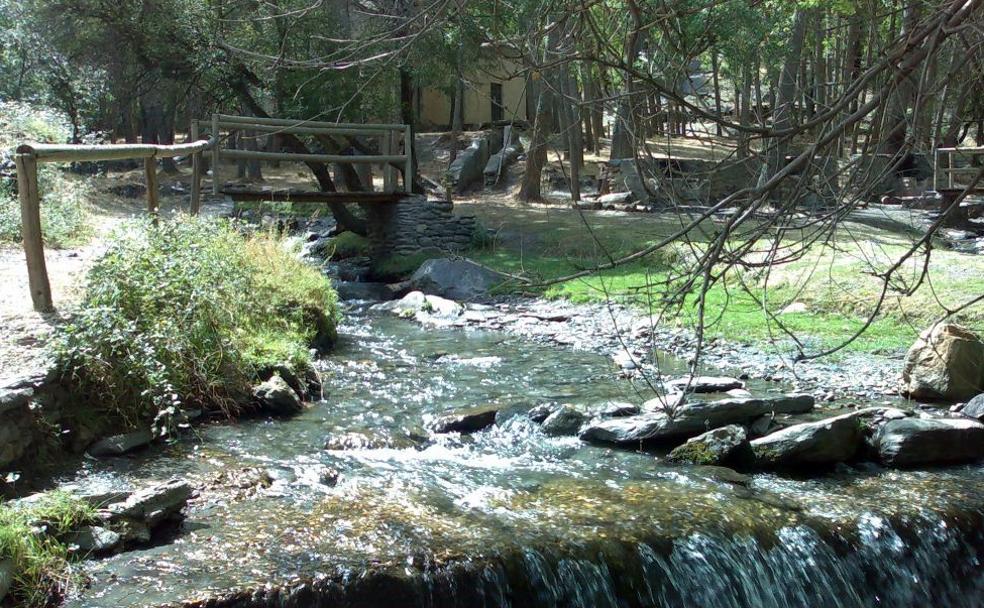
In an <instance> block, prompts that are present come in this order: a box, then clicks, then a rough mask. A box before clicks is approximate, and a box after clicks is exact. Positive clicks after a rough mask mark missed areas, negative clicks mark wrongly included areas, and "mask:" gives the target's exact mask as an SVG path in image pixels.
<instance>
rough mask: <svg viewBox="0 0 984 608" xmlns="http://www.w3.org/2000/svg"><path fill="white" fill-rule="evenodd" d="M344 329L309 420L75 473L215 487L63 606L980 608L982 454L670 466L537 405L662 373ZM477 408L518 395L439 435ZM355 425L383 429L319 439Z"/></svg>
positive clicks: (79, 477) (95, 480) (96, 564)
mask: <svg viewBox="0 0 984 608" xmlns="http://www.w3.org/2000/svg"><path fill="white" fill-rule="evenodd" d="M340 336H341V337H340V341H339V344H338V347H337V349H336V350H335V351H334V352H333V353H332V355H331V356H330V357H329V358H328V359H326V360H324V361H322V362H320V365H321V368H322V372H323V375H324V382H325V387H326V391H327V392H328V394H327V395H326V398H325V400H323V401H320V402H318V403H316V404H314V405H313V407H311V408H309V409H308V410H306V411H305V412H304V413H303V414H301V415H299V416H297V417H295V418H292V419H289V420H246V421H241V422H239V423H236V424H225V423H215V424H207V425H202V426H198V427H196V428H195V429H193V430H192V431H191V432H189V433H186V434H185V435H184V436H182V437H181V438H179V439H177V440H175V441H174V442H172V443H170V444H168V445H165V446H159V447H154V448H152V449H150V450H147V451H144V452H143V453H141V454H139V455H137V456H134V457H122V458H109V459H100V460H92V459H87V460H85V461H83V464H82V465H81V468H79V469H77V470H73V471H72V472H71V473H66V474H64V475H62V477H61V478H59V479H58V485H61V486H62V487H76V488H78V487H82V488H84V489H85V490H86V491H90V492H91V491H104V490H112V489H119V488H127V487H132V486H136V485H145V484H146V483H147V482H148V480H155V481H163V480H167V479H171V478H182V479H187V480H188V481H190V482H191V483H192V484H193V485H194V486H195V487H196V488H199V491H198V494H197V496H196V497H195V498H193V499H192V502H191V503H190V505H189V507H188V509H187V518H186V519H185V521H184V522H183V524H181V527H180V529H178V530H174V531H173V534H172V535H171V537H170V538H167V539H161V540H160V541H159V542H158V543H157V544H155V545H152V546H148V547H145V548H142V549H138V550H135V551H129V552H126V553H122V554H119V555H116V556H113V557H109V558H105V559H101V560H90V561H85V562H81V563H80V564H79V565H78V566H77V567H78V568H79V570H80V573H81V574H83V575H84V576H86V577H88V578H89V579H90V580H91V585H90V586H89V587H88V588H87V589H83V590H82V591H81V592H80V594H79V595H78V596H77V597H72V598H69V600H68V605H69V606H80V607H81V606H86V607H124V606H146V605H149V606H170V605H189V606H192V605H194V606H198V605H201V606H206V605H207V606H216V607H218V606H298V607H301V606H353V607H356V606H358V607H361V608H372V607H377V606H379V607H382V606H422V607H423V606H427V607H429V606H449V607H450V606H457V607H473V606H489V607H492V606H515V607H525V606H530V607H533V606H535V607H540V606H544V607H548V606H549V607H561V606H571V607H585V608H588V607H596V606H597V607H608V606H611V607H623V606H625V607H628V606H667V607H669V606H680V607H684V606H686V607H691V606H706V607H711V608H719V607H720V608H724V607H732V606H733V607H742V606H756V607H802V606H814V607H817V606H824V607H825V606H845V607H848V606H878V605H884V606H893V607H902V606H913V607H915V606H927V605H932V606H967V607H972V606H980V605H982V604H984V576H981V574H980V572H981V558H982V556H984V526H982V523H984V468H982V467H981V466H963V467H950V468H944V469H936V470H931V471H897V470H887V469H881V468H877V467H871V468H858V469H855V468H848V467H845V468H843V469H837V470H836V471H834V472H832V473H830V474H828V475H825V476H822V477H819V478H814V479H792V478H787V477H780V476H776V475H754V476H752V477H751V478H750V479H749V478H745V477H743V476H737V475H735V474H733V473H731V472H729V471H728V470H722V469H719V468H716V467H671V466H663V465H661V464H660V463H659V460H658V458H657V457H656V456H655V455H654V454H644V453H636V452H632V451H627V450H616V449H609V448H602V447H593V446H588V445H587V444H584V443H582V442H580V441H579V440H578V439H577V438H575V437H547V436H545V435H543V434H542V433H541V432H540V430H539V428H538V427H537V425H535V424H534V423H532V422H531V421H530V420H529V418H528V417H526V416H525V412H526V411H527V410H528V409H530V408H531V407H533V406H535V405H538V404H543V403H551V402H556V403H576V404H583V405H588V406H593V407H601V406H603V405H604V404H606V403H611V402H626V401H627V402H633V403H638V402H640V401H641V400H642V398H643V396H644V395H645V390H646V387H645V386H642V385H634V384H633V381H632V380H629V379H624V378H620V377H619V376H618V375H617V374H615V373H613V370H612V367H611V361H610V360H609V359H607V358H606V357H603V356H601V355H598V354H593V353H589V352H578V351H572V350H569V349H563V348H558V347H552V346H548V345H543V344H537V343H534V342H531V341H528V340H524V339H523V338H521V337H517V336H509V335H506V334H503V333H500V332H488V331H464V330H461V329H435V328H424V327H421V326H419V325H417V324H414V323H412V322H409V321H405V320H400V319H396V318H392V317H389V316H381V315H374V314H368V313H365V312H358V311H355V312H353V313H350V314H348V315H347V316H346V319H345V321H344V323H343V324H342V326H341V327H340ZM663 361H664V362H663V365H664V370H665V371H667V372H668V373H673V372H677V373H683V372H684V371H685V369H686V368H685V365H683V363H682V362H679V361H673V360H672V359H671V358H669V357H666V358H664V360H663ZM749 388H750V390H752V391H753V392H757V393H760V394H762V393H765V392H767V391H774V390H777V387H776V386H775V385H774V384H770V385H769V386H756V385H754V384H753V385H752V386H750V387H749ZM479 405H496V406H499V407H500V408H501V411H500V413H499V415H498V417H497V422H496V425H495V426H494V427H492V428H490V429H487V430H484V431H481V432H478V433H475V434H473V435H468V436H459V435H457V434H449V435H432V436H430V437H428V434H427V433H426V431H425V430H424V429H425V428H426V424H427V422H428V421H429V420H431V419H433V418H435V417H437V416H438V415H440V414H442V413H445V412H446V411H447V410H450V409H454V408H460V407H474V406H479ZM342 433H361V434H362V435H356V436H363V437H365V438H366V441H371V444H370V445H368V446H364V447H362V448H357V449H345V450H326V449H324V446H325V442H326V439H327V438H328V437H329V436H334V437H336V438H338V437H341V436H342V435H341V434H342ZM333 471H337V473H338V479H337V483H335V484H334V485H332V484H331V483H330V481H329V482H326V479H329V478H332V477H333V476H334V475H333ZM256 479H259V480H260V482H259V483H253V482H254V481H255V480H256Z"/></svg>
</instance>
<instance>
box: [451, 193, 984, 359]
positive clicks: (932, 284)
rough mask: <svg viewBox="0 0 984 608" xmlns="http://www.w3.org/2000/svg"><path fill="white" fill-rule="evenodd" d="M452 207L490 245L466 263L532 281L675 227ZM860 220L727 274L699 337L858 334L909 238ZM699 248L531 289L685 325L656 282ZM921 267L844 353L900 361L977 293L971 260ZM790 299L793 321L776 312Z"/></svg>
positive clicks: (982, 273) (811, 348) (824, 343)
mask: <svg viewBox="0 0 984 608" xmlns="http://www.w3.org/2000/svg"><path fill="white" fill-rule="evenodd" d="M462 207H464V208H465V209H464V211H463V212H465V213H474V214H476V215H478V216H479V218H480V219H481V220H482V221H483V222H484V223H485V225H486V226H487V227H489V228H491V229H492V230H493V231H495V232H496V235H497V236H496V238H495V239H494V243H493V244H492V245H490V246H489V247H487V248H485V249H482V250H478V251H476V252H473V253H472V256H473V257H474V258H475V259H477V260H478V261H480V262H482V263H484V264H487V265H489V266H492V267H495V268H500V269H503V270H508V271H510V272H515V273H521V274H525V275H526V276H528V277H530V278H533V279H535V280H542V281H549V280H550V279H552V278H557V277H561V276H564V275H567V274H570V273H572V272H574V271H577V270H580V269H583V268H591V267H593V266H595V265H597V264H598V263H601V262H604V261H606V260H607V259H609V256H611V257H619V256H621V255H625V254H627V253H630V252H633V251H636V250H638V249H641V248H643V247H645V246H646V245H648V244H650V243H654V242H656V241H658V240H659V239H661V238H663V237H665V236H667V235H670V234H672V233H673V231H674V230H675V229H677V228H679V220H678V219H677V218H676V217H675V216H672V215H658V214H624V213H613V212H600V213H599V212H586V213H585V214H584V215H583V217H582V216H581V215H580V214H578V213H577V212H576V211H573V210H570V209H558V208H542V207H541V208H535V207H515V206H508V207H507V206H495V205H490V204H488V202H487V201H486V202H483V203H482V204H480V205H479V204H472V205H462ZM860 219H861V220H863V222H862V221H858V222H854V221H852V222H847V223H845V224H844V225H843V226H842V227H841V228H839V229H838V232H837V233H836V234H834V235H833V236H832V238H829V239H827V240H826V241H825V242H824V243H822V244H817V245H815V246H814V247H812V248H811V249H810V250H809V251H807V252H806V253H805V254H804V255H803V256H801V257H799V258H798V259H796V260H795V261H790V262H788V263H784V264H776V265H773V266H771V267H769V268H761V269H759V268H756V269H744V270H741V271H737V270H736V271H732V272H729V273H727V274H726V275H725V277H724V278H723V279H722V280H721V281H720V282H718V283H717V284H716V285H715V286H714V287H712V288H711V289H710V291H709V292H708V295H707V302H706V304H707V306H706V310H707V313H706V319H707V326H708V327H707V332H708V334H709V335H710V336H712V337H722V338H725V339H728V340H732V341H737V342H741V343H747V344H758V345H765V344H772V343H774V344H778V345H779V346H780V347H781V348H783V349H789V348H793V347H794V342H793V339H792V338H790V337H789V336H788V335H787V334H786V333H784V332H783V330H782V329H781V328H780V326H779V323H777V321H776V319H778V320H779V321H781V323H782V324H783V325H785V326H786V328H787V329H788V330H789V331H790V332H791V333H792V334H793V335H794V336H795V339H796V340H799V341H800V342H801V343H802V344H803V345H804V349H805V350H806V352H808V353H809V352H816V351H817V350H822V349H824V348H828V347H831V346H834V345H836V344H839V343H840V342H841V341H843V340H844V339H846V338H848V337H849V336H851V335H852V334H853V333H855V332H856V331H858V330H859V329H860V328H861V327H863V325H864V323H865V321H866V319H867V317H868V316H869V315H870V314H871V313H872V311H873V309H874V305H875V302H876V301H877V299H878V294H879V293H880V290H881V280H880V279H879V278H877V277H876V276H874V274H873V273H877V272H880V271H884V270H885V269H886V268H887V267H889V266H890V265H891V264H892V263H893V262H894V261H895V260H896V259H898V257H899V256H900V255H901V254H902V253H903V252H904V251H906V249H907V244H908V243H911V242H912V240H913V238H914V236H913V234H912V233H911V231H909V230H907V229H906V228H905V227H904V226H902V225H900V224H898V223H894V222H891V221H871V220H870V218H860ZM589 227H590V230H589ZM701 229H702V230H704V231H705V233H710V232H712V231H713V230H714V225H713V222H710V221H709V222H706V223H705V224H704V225H702V226H701ZM801 237H802V235H801V234H790V235H788V236H786V237H785V238H784V239H783V241H782V243H783V244H784V245H791V244H794V243H796V242H797V241H799V240H800V238H801ZM698 240H699V239H698ZM699 247H700V243H698V244H697V245H696V247H695V248H690V247H688V246H686V245H685V244H683V243H674V244H673V245H671V246H669V247H668V248H666V249H664V250H661V251H659V252H657V253H655V254H653V255H651V256H649V257H648V258H645V259H643V260H640V261H637V262H633V263H630V264H627V265H624V266H620V267H617V268H614V269H610V270H605V271H601V272H598V273H595V274H593V275H591V276H589V277H585V278H581V279H574V280H570V281H566V282H562V283H557V284H552V285H549V286H546V287H535V288H533V291H535V292H537V293H541V294H543V295H545V296H546V297H549V298H566V299H568V300H570V301H573V302H598V301H604V300H605V299H606V298H608V297H611V298H612V299H614V300H616V301H620V302H626V303H628V304H630V305H633V306H638V307H640V308H641V309H643V310H646V309H648V310H650V311H651V312H652V313H653V314H655V315H659V314H660V313H661V312H663V313H664V315H665V316H664V318H663V321H664V322H666V323H672V324H674V325H679V326H687V327H693V326H694V324H695V321H696V315H697V307H696V298H695V297H693V296H691V297H688V298H687V299H686V300H685V302H684V304H683V305H682V306H672V307H669V308H667V307H666V306H665V301H664V297H665V295H666V294H667V293H668V287H667V285H665V283H664V282H665V281H666V279H667V278H668V277H669V276H671V275H672V274H674V273H676V275H679V273H680V272H681V270H683V269H686V267H687V262H688V261H689V260H692V259H693V256H694V254H695V253H694V252H695V251H696V250H699ZM753 257H759V258H761V255H755V254H753ZM923 262H924V259H923V258H922V257H921V256H917V257H915V258H914V259H912V260H910V261H909V262H908V263H907V264H906V265H904V266H903V267H902V269H901V270H900V271H899V273H898V274H897V275H896V283H897V284H898V285H899V286H903V285H911V284H914V282H915V281H916V280H917V278H918V276H919V273H920V270H921V268H922V265H923ZM929 270H930V272H929V277H928V279H927V280H926V281H924V282H923V284H922V285H921V286H920V288H919V289H918V290H917V291H916V293H914V294H913V295H911V296H905V297H902V296H899V295H898V292H895V291H890V292H889V295H888V297H887V298H886V300H885V305H884V306H883V309H882V311H881V312H880V313H879V314H878V316H877V317H876V319H875V321H874V322H873V323H872V324H871V325H870V326H869V327H868V329H867V330H866V331H865V332H864V334H863V335H862V336H861V337H860V338H859V339H857V340H856V341H855V342H853V343H852V344H851V345H849V346H848V348H847V350H848V351H853V352H877V353H884V354H894V353H898V352H901V351H903V350H904V349H905V348H907V347H908V346H909V345H910V344H911V343H912V341H913V340H914V339H915V338H916V336H917V335H918V333H919V331H920V330H921V329H923V328H925V327H926V326H928V325H929V324H931V323H932V322H933V321H935V320H936V319H938V318H939V317H941V316H943V315H944V314H946V311H947V309H948V308H954V307H956V306H958V305H959V304H961V303H962V302H965V301H967V300H969V299H971V298H973V297H975V296H978V295H980V294H981V293H984V257H982V256H974V255H967V254H961V253H957V252H954V251H949V250H945V249H937V250H934V251H933V253H932V257H931V260H930V263H929ZM661 283H664V284H661ZM743 285H744V286H743ZM524 289H525V288H524ZM794 302H795V303H798V306H797V307H795V308H797V309H799V310H801V312H786V313H785V314H781V315H780V314H778V313H779V312H780V311H783V309H785V308H786V307H787V306H788V305H790V304H792V303H794ZM767 311H768V312H767ZM769 313H771V314H769ZM953 319H954V320H956V321H957V322H960V323H963V324H965V325H967V326H969V327H971V328H972V329H974V330H975V331H978V332H979V333H982V334H984V304H978V305H976V306H974V307H970V308H968V309H966V310H964V311H962V312H961V313H958V314H957V315H955V316H954V317H953Z"/></svg>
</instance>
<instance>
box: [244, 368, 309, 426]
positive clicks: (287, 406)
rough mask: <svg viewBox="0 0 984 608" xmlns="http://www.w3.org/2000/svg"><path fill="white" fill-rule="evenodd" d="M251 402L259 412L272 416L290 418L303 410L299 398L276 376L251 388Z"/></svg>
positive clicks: (285, 382)
mask: <svg viewBox="0 0 984 608" xmlns="http://www.w3.org/2000/svg"><path fill="white" fill-rule="evenodd" d="M253 400H254V401H255V402H256V404H257V405H259V407H260V410H261V411H263V412H265V413H267V414H271V415H273V416H292V415H294V414H298V413H300V412H301V411H303V410H304V404H303V403H302V402H301V398H300V397H298V396H297V393H296V392H294V389H292V388H291V387H290V385H289V384H287V381H286V380H284V379H283V378H281V377H280V376H277V375H274V376H271V377H270V379H269V380H267V381H266V382H263V383H261V384H258V385H257V386H255V387H254V388H253Z"/></svg>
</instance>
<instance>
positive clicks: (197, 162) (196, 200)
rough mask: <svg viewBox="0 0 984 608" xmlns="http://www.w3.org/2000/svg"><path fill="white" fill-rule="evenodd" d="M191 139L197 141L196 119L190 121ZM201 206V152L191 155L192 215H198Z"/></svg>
mask: <svg viewBox="0 0 984 608" xmlns="http://www.w3.org/2000/svg"><path fill="white" fill-rule="evenodd" d="M191 141H198V121H197V120H192V121H191ZM201 207H202V153H201V152H195V153H194V154H192V155H191V209H189V211H190V212H191V214H192V215H198V212H199V210H201Z"/></svg>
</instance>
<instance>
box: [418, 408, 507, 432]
mask: <svg viewBox="0 0 984 608" xmlns="http://www.w3.org/2000/svg"><path fill="white" fill-rule="evenodd" d="M498 411H499V408H498V407H494V406H489V407H477V408H472V409H466V410H458V411H455V412H451V413H449V414H445V415H443V416H441V417H440V418H438V419H437V420H435V421H434V422H432V423H431V424H430V428H431V430H432V431H434V432H435V433H474V432H476V431H480V430H482V429H485V428H488V427H490V426H492V425H493V424H495V415H496V414H497V413H498Z"/></svg>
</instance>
